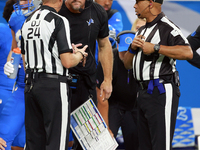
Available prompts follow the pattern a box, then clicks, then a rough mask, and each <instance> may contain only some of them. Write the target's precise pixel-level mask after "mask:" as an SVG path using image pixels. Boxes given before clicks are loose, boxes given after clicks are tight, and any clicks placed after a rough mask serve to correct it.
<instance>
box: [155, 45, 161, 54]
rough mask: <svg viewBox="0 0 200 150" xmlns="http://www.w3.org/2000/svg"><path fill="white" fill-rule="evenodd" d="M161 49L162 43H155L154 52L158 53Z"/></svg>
mask: <svg viewBox="0 0 200 150" xmlns="http://www.w3.org/2000/svg"><path fill="white" fill-rule="evenodd" d="M159 50H160V45H159V44H155V45H154V52H156V53H158V52H159Z"/></svg>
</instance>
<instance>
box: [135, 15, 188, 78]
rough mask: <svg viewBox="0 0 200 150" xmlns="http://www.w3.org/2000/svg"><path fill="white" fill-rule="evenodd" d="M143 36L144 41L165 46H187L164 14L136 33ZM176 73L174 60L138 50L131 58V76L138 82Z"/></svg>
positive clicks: (176, 28)
mask: <svg viewBox="0 0 200 150" xmlns="http://www.w3.org/2000/svg"><path fill="white" fill-rule="evenodd" d="M137 35H144V37H145V41H146V42H150V43H153V44H160V45H166V46H175V45H189V44H188V41H187V39H186V38H185V37H184V36H183V35H182V33H181V31H180V30H179V28H178V27H177V26H176V25H174V24H173V23H172V22H171V21H170V20H169V19H167V17H166V16H165V15H164V13H160V14H159V15H158V16H157V17H156V18H155V19H154V20H153V21H152V22H150V23H147V24H146V25H145V26H143V27H141V28H140V29H139V31H138V32H137V33H136V36H137ZM175 71H176V60H175V59H173V58H169V57H167V56H165V55H162V54H155V53H152V54H151V55H145V54H143V52H142V50H141V49H140V50H139V51H138V53H137V54H136V55H135V56H134V58H133V75H134V77H135V78H136V79H137V80H138V81H147V80H152V79H158V78H161V77H162V76H165V75H172V74H173V73H174V72H175Z"/></svg>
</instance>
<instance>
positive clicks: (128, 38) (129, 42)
mask: <svg viewBox="0 0 200 150" xmlns="http://www.w3.org/2000/svg"><path fill="white" fill-rule="evenodd" d="M132 41H133V39H132V38H131V37H126V39H125V43H126V44H131V43H132Z"/></svg>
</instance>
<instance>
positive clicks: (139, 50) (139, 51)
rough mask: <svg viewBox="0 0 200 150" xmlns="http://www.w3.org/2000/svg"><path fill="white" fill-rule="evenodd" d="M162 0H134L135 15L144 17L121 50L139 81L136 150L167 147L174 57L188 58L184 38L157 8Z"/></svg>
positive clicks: (174, 104)
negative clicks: (144, 22)
mask: <svg viewBox="0 0 200 150" xmlns="http://www.w3.org/2000/svg"><path fill="white" fill-rule="evenodd" d="M162 3H163V0H136V3H135V5H134V8H135V12H136V15H137V16H138V17H139V18H146V21H147V23H146V25H145V26H143V27H141V28H140V29H139V30H138V32H137V33H136V36H135V38H134V40H133V42H132V44H131V45H130V47H129V49H128V51H127V52H126V54H125V58H124V64H125V67H126V68H127V69H131V68H133V76H134V77H135V78H136V80H137V81H138V82H139V84H140V89H139V92H138V98H137V99H138V101H137V102H138V133H139V134H138V135H139V149H140V150H171V149H172V138H173V134H174V128H175V122H176V115H177V108H178V102H179V96H180V91H179V77H178V72H177V71H176V67H175V66H176V59H180V60H188V59H192V57H193V53H192V50H191V48H190V46H189V44H188V41H187V39H186V38H185V37H183V35H182V33H181V31H180V30H179V28H178V27H177V26H176V25H174V24H173V23H172V22H171V21H170V20H168V19H167V17H166V16H165V15H164V13H163V12H162V11H161V5H162Z"/></svg>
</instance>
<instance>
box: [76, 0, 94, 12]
mask: <svg viewBox="0 0 200 150" xmlns="http://www.w3.org/2000/svg"><path fill="white" fill-rule="evenodd" d="M92 2H93V0H86V1H85V8H84V9H88V8H89V7H90V6H91V5H92ZM86 3H89V6H86ZM84 9H83V8H80V9H79V12H80V13H82V11H83V10H84Z"/></svg>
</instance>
